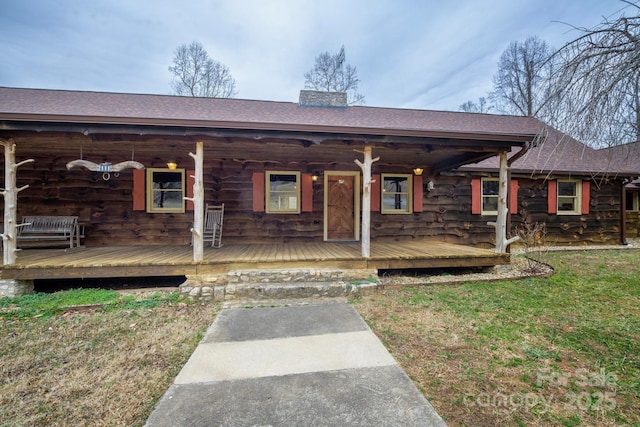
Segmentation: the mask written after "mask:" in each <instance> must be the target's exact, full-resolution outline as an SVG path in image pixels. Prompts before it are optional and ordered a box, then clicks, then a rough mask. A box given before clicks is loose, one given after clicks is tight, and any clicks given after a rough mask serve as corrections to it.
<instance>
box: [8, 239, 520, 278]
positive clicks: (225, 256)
mask: <svg viewBox="0 0 640 427" xmlns="http://www.w3.org/2000/svg"><path fill="white" fill-rule="evenodd" d="M508 263H509V254H499V253H496V252H495V251H494V250H492V249H481V248H475V247H471V246H463V245H455V244H450V243H445V242H439V241H427V240H412V241H400V242H396V241H388V242H376V241H374V242H372V243H371V256H370V258H368V259H367V258H363V257H362V255H361V245H360V243H359V242H349V243H332V242H321V243H303V242H291V243H273V244H246V245H242V244H238V245H232V244H229V245H225V246H223V247H222V248H220V249H215V248H210V247H205V250H204V260H203V261H202V262H198V263H195V262H193V248H192V247H190V246H169V247H167V246H109V247H89V248H86V247H80V248H73V249H68V248H67V249H25V250H21V251H19V252H18V256H17V262H16V263H15V264H13V265H6V266H3V267H2V269H1V270H0V279H5V280H7V279H15V280H37V279H77V278H108V277H153V276H201V275H212V274H218V275H219V274H227V273H229V272H232V271H240V270H259V269H294V268H316V269H318V268H332V269H342V270H350V269H359V270H365V269H370V270H382V269H385V270H386V269H410V268H411V269H413V268H455V267H491V266H495V265H500V264H508Z"/></svg>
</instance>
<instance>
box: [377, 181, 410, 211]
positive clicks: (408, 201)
mask: <svg viewBox="0 0 640 427" xmlns="http://www.w3.org/2000/svg"><path fill="white" fill-rule="evenodd" d="M385 178H406V179H407V191H406V192H403V191H397V192H396V191H386V190H385V187H384V183H385ZM380 179H381V180H382V182H381V183H380V191H381V193H382V194H381V195H380V212H381V213H383V214H391V215H397V214H400V215H406V214H410V213H413V175H412V174H406V173H383V174H381V175H380ZM385 194H387V195H388V194H395V195H399V196H401V197H402V195H406V197H407V206H406V208H405V209H395V208H388V207H385V204H384V196H385Z"/></svg>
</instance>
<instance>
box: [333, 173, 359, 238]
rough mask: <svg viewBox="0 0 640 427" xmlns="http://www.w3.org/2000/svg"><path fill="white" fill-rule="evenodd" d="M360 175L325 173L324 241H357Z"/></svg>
mask: <svg viewBox="0 0 640 427" xmlns="http://www.w3.org/2000/svg"><path fill="white" fill-rule="evenodd" d="M359 197H360V173H359V172H336V171H327V172H325V175H324V205H325V209H324V239H325V240H350V241H353V240H359V236H360V215H359V213H360V198H359Z"/></svg>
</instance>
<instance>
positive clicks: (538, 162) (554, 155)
mask: <svg viewBox="0 0 640 427" xmlns="http://www.w3.org/2000/svg"><path fill="white" fill-rule="evenodd" d="M547 133H548V135H547V137H546V139H545V141H544V142H543V143H542V144H540V145H539V146H537V147H534V148H531V149H530V150H529V151H528V152H527V153H526V154H525V155H524V156H522V157H521V158H519V159H518V160H516V161H515V162H514V163H513V165H512V167H511V171H512V172H516V173H518V172H519V173H530V174H548V173H556V174H566V175H590V176H598V175H612V174H613V175H622V176H634V175H638V174H639V173H640V144H639V145H638V147H636V149H637V150H632V151H637V154H638V157H637V161H636V162H635V163H633V162H631V161H627V160H628V158H629V157H628V155H629V152H630V149H627V150H622V147H623V146H620V147H619V149H618V151H615V150H614V151H607V150H594V149H593V148H591V147H589V146H587V145H585V144H583V143H581V142H580V141H578V140H576V139H574V138H572V137H570V136H569V135H566V134H564V133H562V132H560V131H559V130H557V129H554V128H552V127H548V128H547ZM517 151H518V149H517V148H514V149H512V150H511V152H510V153H509V157H511V156H512V155H514V154H515V153H516V152H517ZM614 153H615V155H614ZM625 156H627V158H626V159H625V158H624V157H625ZM498 167H499V160H498V159H497V158H496V157H492V158H489V159H486V160H483V161H481V162H478V163H474V164H469V165H465V166H462V167H461V168H460V169H461V170H467V171H474V170H477V171H496V170H498Z"/></svg>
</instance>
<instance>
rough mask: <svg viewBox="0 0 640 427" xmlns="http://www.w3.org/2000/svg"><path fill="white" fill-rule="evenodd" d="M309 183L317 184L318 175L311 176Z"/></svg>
mask: <svg viewBox="0 0 640 427" xmlns="http://www.w3.org/2000/svg"><path fill="white" fill-rule="evenodd" d="M311 181H313V182H317V181H318V175H316V174H315V173H314V174H313V175H311Z"/></svg>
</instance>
